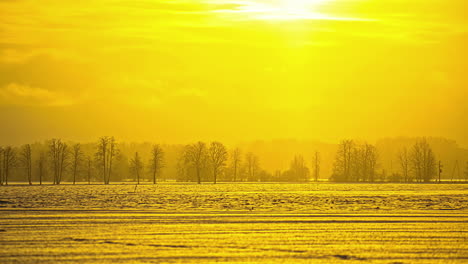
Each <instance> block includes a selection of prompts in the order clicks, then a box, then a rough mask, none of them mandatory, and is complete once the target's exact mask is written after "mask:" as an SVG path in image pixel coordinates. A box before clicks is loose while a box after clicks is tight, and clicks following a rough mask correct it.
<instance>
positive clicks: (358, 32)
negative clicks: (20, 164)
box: [0, 0, 468, 147]
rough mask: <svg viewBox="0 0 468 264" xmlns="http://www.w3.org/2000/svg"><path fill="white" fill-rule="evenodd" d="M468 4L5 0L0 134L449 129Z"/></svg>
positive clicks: (366, 133) (463, 61)
mask: <svg viewBox="0 0 468 264" xmlns="http://www.w3.org/2000/svg"><path fill="white" fill-rule="evenodd" d="M467 3H468V1H466V0H408V1H404V0H315V1H314V0H311V1H306V0H302V1H301V0H289V1H286V0H276V1H275V0H271V1H267V0H258V1H255V0H233V1H229V0H192V1H188V0H187V1H183V0H165V1H163V0H153V1H150V0H93V1H89V0H82V1H69V0H43V1H33V0H0V124H1V129H0V144H6V143H9V142H11V143H14V144H16V143H25V142H27V141H34V140H43V139H46V138H50V137H62V138H66V139H70V140H84V141H90V140H95V138H96V137H97V136H100V135H115V136H116V137H118V138H119V139H122V140H137V141H143V140H152V141H161V142H166V143H169V142H181V143H186V142H189V141H193V140H199V139H200V140H213V139H216V140H222V141H225V142H227V143H233V142H239V141H245V140H255V139H273V138H297V139H319V140H324V141H333V142H334V141H337V140H339V139H341V138H360V139H369V140H371V141H372V140H375V139H377V138H380V137H385V136H400V135H402V136H443V137H448V138H452V139H455V140H457V141H458V142H459V143H461V145H462V146H465V147H466V146H468V136H467V129H468V125H467V124H468V117H467V114H468V106H467V105H468V104H467V99H468V96H467V95H468V94H467V93H468V92H467V91H468V88H467V84H468V74H467V69H468V67H467V66H468V65H467V60H468V55H467V48H466V47H468V16H467V15H466V10H468V4H467Z"/></svg>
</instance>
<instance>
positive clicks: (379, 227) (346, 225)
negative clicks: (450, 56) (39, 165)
mask: <svg viewBox="0 0 468 264" xmlns="http://www.w3.org/2000/svg"><path fill="white" fill-rule="evenodd" d="M467 194H468V185H456V184H442V185H437V184H421V185H418V184H407V185H404V184H401V185H400V184H326V183H321V184H245V183H243V184H218V185H212V184H203V185H196V184H159V185H157V186H152V185H142V186H139V187H137V188H136V189H135V186H134V185H110V186H104V185H91V186H88V185H76V186H70V185H61V186H7V187H5V186H3V187H2V188H0V201H1V204H0V206H1V207H0V245H1V247H0V262H1V263H38V262H40V263H44V262H63V263H86V262H88V263H96V262H99V263H115V262H135V263H180V262H183V263H195V262H197V263H214V262H229V263H236V262H237V263H242V262H266V263H466V262H467V261H468V233H467V232H468V230H467V226H468V195H467Z"/></svg>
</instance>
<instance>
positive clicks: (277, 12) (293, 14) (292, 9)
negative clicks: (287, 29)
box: [242, 0, 332, 20]
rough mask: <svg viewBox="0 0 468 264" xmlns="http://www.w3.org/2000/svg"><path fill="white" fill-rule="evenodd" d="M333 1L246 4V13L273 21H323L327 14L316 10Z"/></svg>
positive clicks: (286, 0) (297, 0) (293, 0)
mask: <svg viewBox="0 0 468 264" xmlns="http://www.w3.org/2000/svg"><path fill="white" fill-rule="evenodd" d="M331 1H332V0H277V1H252V2H246V4H245V6H244V7H243V8H242V11H244V12H252V13H255V14H256V15H254V17H256V18H259V19H271V20H296V19H321V18H326V17H327V16H326V15H325V14H321V13H319V12H316V10H315V8H317V7H319V6H320V5H322V4H324V3H326V2H331Z"/></svg>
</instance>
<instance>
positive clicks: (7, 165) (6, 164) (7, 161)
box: [2, 146, 16, 185]
mask: <svg viewBox="0 0 468 264" xmlns="http://www.w3.org/2000/svg"><path fill="white" fill-rule="evenodd" d="M2 153H3V159H2V160H3V161H2V165H3V179H2V183H3V184H5V185H8V178H9V176H10V173H11V169H12V168H13V167H14V166H15V164H16V154H15V151H14V149H13V148H12V147H10V146H8V147H5V148H4V149H3V151H2Z"/></svg>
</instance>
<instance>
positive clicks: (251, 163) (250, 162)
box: [245, 152, 260, 181]
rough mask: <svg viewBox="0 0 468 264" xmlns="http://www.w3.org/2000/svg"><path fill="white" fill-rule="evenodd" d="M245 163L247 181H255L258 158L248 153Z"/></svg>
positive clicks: (258, 165)
mask: <svg viewBox="0 0 468 264" xmlns="http://www.w3.org/2000/svg"><path fill="white" fill-rule="evenodd" d="M245 163H246V164H245V165H246V167H247V174H248V180H249V181H257V180H258V179H257V178H256V177H257V172H258V171H259V170H260V163H259V161H258V157H257V156H256V155H255V154H253V153H252V152H249V153H247V154H246V155H245Z"/></svg>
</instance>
